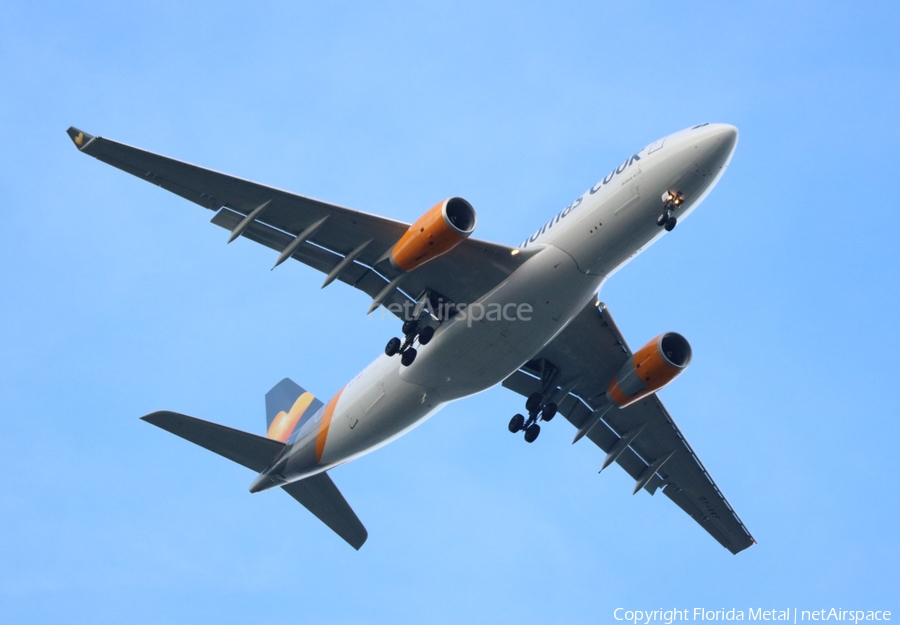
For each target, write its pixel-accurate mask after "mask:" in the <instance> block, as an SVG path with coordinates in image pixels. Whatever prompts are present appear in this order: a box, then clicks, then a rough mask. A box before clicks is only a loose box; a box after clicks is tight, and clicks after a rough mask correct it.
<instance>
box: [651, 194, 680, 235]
mask: <svg viewBox="0 0 900 625" xmlns="http://www.w3.org/2000/svg"><path fill="white" fill-rule="evenodd" d="M662 201H663V212H662V213H661V214H660V215H659V216H658V217H657V218H656V225H657V226H659V227H661V228H665V229H666V231H667V232H671V231H672V230H674V229H675V225H676V224H677V223H678V219H677V218H676V217H675V215H673V214H672V213H674V212H675V209H676V208H678V207H679V206H681V204H682V203H683V202H684V195H682V193H681V192H680V191H666V192H665V193H663V194H662Z"/></svg>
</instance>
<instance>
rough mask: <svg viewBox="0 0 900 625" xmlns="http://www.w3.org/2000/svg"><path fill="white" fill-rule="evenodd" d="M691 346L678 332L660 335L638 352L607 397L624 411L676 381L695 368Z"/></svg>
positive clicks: (624, 368)
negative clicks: (687, 370)
mask: <svg viewBox="0 0 900 625" xmlns="http://www.w3.org/2000/svg"><path fill="white" fill-rule="evenodd" d="M691 355H692V351H691V345H690V343H688V342H687V339H686V338H684V337H683V336H681V335H680V334H677V333H675V332H667V333H665V334H660V335H659V336H657V337H656V338H655V339H653V340H651V341H650V342H649V343H647V344H646V345H644V346H643V347H642V348H640V349H639V350H637V351H636V352H634V355H633V356H632V357H631V358H629V359H628V361H627V362H626V363H625V364H624V365H622V368H621V369H619V372H618V373H617V374H616V376H615V377H614V378H613V379H612V382H610V383H609V387H608V388H607V389H606V396H607V397H608V398H609V399H610V401H611V402H612V403H613V404H614V405H616V406H618V407H619V408H624V407H625V406H628V405H630V404H633V403H634V402H636V401H638V400H639V399H643V398H644V397H646V396H647V395H650V394H651V393H655V392H656V391H658V390H659V389H661V388H662V387H664V386H665V385H666V384H668V383H669V382H671V381H672V380H674V379H675V378H676V377H677V376H678V375H679V374H680V373H681V372H682V371H684V370H685V369H687V366H688V365H689V364H691Z"/></svg>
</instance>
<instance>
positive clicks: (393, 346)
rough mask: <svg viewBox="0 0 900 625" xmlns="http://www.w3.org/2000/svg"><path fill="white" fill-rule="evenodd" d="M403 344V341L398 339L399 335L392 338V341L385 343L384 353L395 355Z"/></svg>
mask: <svg viewBox="0 0 900 625" xmlns="http://www.w3.org/2000/svg"><path fill="white" fill-rule="evenodd" d="M401 344H402V343H401V342H400V339H398V338H397V337H394V338H392V339H391V340H390V341H388V344H387V345H385V347H384V353H385V354H387V355H388V356H393V355H394V354H396V353H397V352H399V351H400V345H401Z"/></svg>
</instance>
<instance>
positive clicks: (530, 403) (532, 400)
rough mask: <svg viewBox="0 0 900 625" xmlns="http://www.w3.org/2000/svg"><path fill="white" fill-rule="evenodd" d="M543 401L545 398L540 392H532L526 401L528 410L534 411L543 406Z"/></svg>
mask: <svg viewBox="0 0 900 625" xmlns="http://www.w3.org/2000/svg"><path fill="white" fill-rule="evenodd" d="M543 401H544V398H543V397H541V394H540V393H532V394H531V395H529V396H528V399H527V400H526V402H525V410H527V411H528V412H534V411H536V410H537V409H538V408H540V407H541V404H542V403H543Z"/></svg>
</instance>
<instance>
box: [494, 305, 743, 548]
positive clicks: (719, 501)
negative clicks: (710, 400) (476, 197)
mask: <svg viewBox="0 0 900 625" xmlns="http://www.w3.org/2000/svg"><path fill="white" fill-rule="evenodd" d="M630 356H631V351H630V350H629V349H628V345H627V344H626V343H625V339H624V338H623V337H622V334H621V332H619V329H618V328H617V327H616V324H615V322H614V321H613V319H612V317H611V316H610V314H609V311H608V310H607V309H606V305H605V304H602V303H600V302H591V303H590V304H588V305H587V306H586V307H585V308H584V309H583V310H582V311H581V312H580V313H579V314H578V316H577V317H576V318H575V319H573V320H572V322H571V323H570V324H569V325H568V326H567V327H566V328H565V330H563V331H562V332H561V333H560V334H559V335H558V336H557V337H556V338H555V339H553V341H551V342H550V344H549V345H547V346H546V347H545V348H544V349H543V350H542V351H541V352H540V353H539V354H538V355H537V357H536V358H535V359H534V360H532V361H530V362H529V363H527V364H526V365H525V366H524V367H522V368H521V369H519V370H518V371H516V372H515V373H513V374H512V375H511V376H510V377H508V378H507V379H506V380H504V382H503V386H505V387H506V388H508V389H511V390H513V391H515V392H517V393H520V394H522V395H524V396H526V397H527V396H528V395H530V394H531V393H534V392H538V391H540V390H541V379H540V378H541V370H542V368H543V366H542V365H544V363H552V365H553V366H554V367H555V368H556V369H558V370H559V371H560V372H561V373H560V377H559V379H558V380H557V381H555V382H554V383H553V389H555V390H553V391H552V393H555V396H553V395H552V396H551V399H552V401H554V402H555V403H557V404H558V405H559V412H560V413H561V414H563V415H565V417H566V419H568V420H569V422H571V423H572V425H574V426H575V427H576V428H580V427H581V426H582V425H583V424H584V423H585V422H586V421H587V419H588V418H589V417H590V416H591V414H592V413H593V409H594V408H595V407H596V406H597V405H598V402H597V400H598V398H599V397H601V396H602V395H603V394H604V393H605V391H606V388H607V385H608V384H609V381H610V380H611V379H612V377H613V376H614V375H615V374H616V372H617V371H618V370H619V368H620V367H621V366H622V365H623V364H624V363H625V361H626V360H627V359H628V358H629V357H630ZM587 438H589V439H590V440H592V441H593V442H594V444H596V445H597V446H598V447H600V448H601V449H602V450H603V451H605V452H608V453H607V462H612V461H615V462H616V463H618V464H619V466H621V467H622V468H623V469H625V471H626V472H627V473H628V474H629V475H630V476H631V477H632V478H634V479H635V490H634V492H635V493H637V492H638V491H639V490H641V489H642V488H643V489H644V490H646V491H647V492H649V493H650V494H651V495H653V494H655V493H656V491H657V490H658V489H660V488H662V489H663V491H662V492H663V493H664V494H665V495H666V496H667V497H668V498H669V499H671V500H672V501H674V502H675V503H676V504H678V507H680V508H681V509H682V510H684V511H685V512H686V513H687V514H688V515H690V517H691V518H693V519H694V520H695V521H696V522H697V523H699V524H700V525H701V526H702V527H703V529H705V530H706V531H707V532H709V533H710V534H711V535H712V536H713V538H715V539H716V540H717V541H719V543H721V544H722V546H724V547H725V548H726V549H728V550H729V551H731V552H732V553H735V554H736V553H738V552H740V551H743V550H744V549H746V548H747V547H749V546H751V545H753V544H754V543H755V542H756V541H755V540H754V539H753V536H751V535H750V532H749V531H747V528H746V527H745V526H744V524H743V523H742V522H741V519H740V518H739V517H738V515H737V514H736V513H735V511H734V509H733V508H732V507H731V505H730V504H729V503H728V501H727V500H726V499H725V496H724V495H723V494H722V492H721V491H720V490H719V487H718V486H716V483H715V482H714V481H713V479H712V477H711V476H710V475H709V473H708V472H707V471H706V468H704V466H703V463H701V462H700V459H699V458H698V457H697V454H695V453H694V450H693V449H691V446H690V445H689V444H688V442H687V439H685V437H684V435H683V434H682V433H681V431H680V430H679V429H678V426H677V425H675V421H673V420H672V417H671V416H670V415H669V412H668V411H667V410H666V408H665V406H663V405H662V402H660V400H659V397H657V396H656V394H655V393H654V394H652V395H650V396H648V397H646V398H644V399H642V400H640V401H638V402H637V403H634V404H632V405H630V406H628V407H626V408H623V409H617V408H613V409H611V410H609V411H608V412H607V413H606V414H605V415H604V416H603V418H602V419H601V420H600V421H599V422H598V423H597V425H596V426H594V427H593V428H592V429H591V430H590V432H589V433H588V434H587ZM605 466H606V464H604V467H605ZM601 470H602V469H601Z"/></svg>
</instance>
